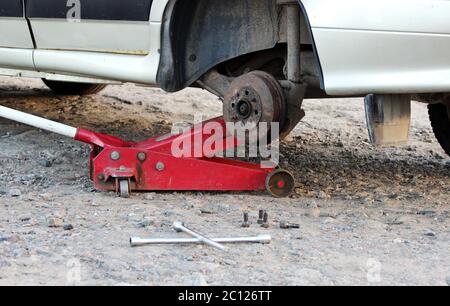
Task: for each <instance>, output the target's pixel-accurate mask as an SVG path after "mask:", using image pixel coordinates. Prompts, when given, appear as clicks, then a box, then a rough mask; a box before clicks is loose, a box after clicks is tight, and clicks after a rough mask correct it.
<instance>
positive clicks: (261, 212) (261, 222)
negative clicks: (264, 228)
mask: <svg viewBox="0 0 450 306" xmlns="http://www.w3.org/2000/svg"><path fill="white" fill-rule="evenodd" d="M265 212H266V211H265V210H262V209H261V210H260V211H259V217H258V224H259V225H261V224H263V223H264V213H265Z"/></svg>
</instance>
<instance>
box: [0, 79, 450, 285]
mask: <svg viewBox="0 0 450 306" xmlns="http://www.w3.org/2000/svg"><path fill="white" fill-rule="evenodd" d="M0 104H1V105H4V106H9V107H13V108H16V109H19V110H27V111H28V112H31V113H33V114H37V115H41V116H45V117H47V118H50V119H55V120H58V121H61V122H63V123H68V124H71V125H75V126H83V127H86V128H90V129H94V130H97V131H100V132H108V133H112V134H115V135H117V136H123V137H127V138H129V139H135V140H137V139H143V138H145V137H147V136H149V135H152V134H156V133H161V132H166V131H169V130H170V128H171V125H172V124H173V123H176V122H181V121H189V120H191V118H192V117H193V114H194V113H199V112H201V113H202V114H204V115H205V117H212V116H215V115H219V114H220V112H221V106H220V104H219V103H218V101H217V99H215V98H214V97H212V96H210V95H209V94H207V93H205V92H204V91H200V90H194V89H190V90H185V91H183V92H181V93H177V94H173V95H169V94H167V93H164V92H162V91H160V90H157V89H152V88H144V87H137V86H133V85H124V86H110V87H108V88H107V89H106V90H105V91H103V92H102V93H101V94H99V95H96V96H91V97H78V96H73V97H58V96H55V95H53V94H52V93H51V92H50V91H49V90H47V89H46V88H45V87H44V86H43V85H42V84H41V83H40V82H39V81H37V80H21V79H9V78H0ZM305 110H306V112H307V117H306V118H305V120H304V121H303V122H302V123H301V124H300V125H299V126H298V127H297V128H296V130H295V131H294V133H293V134H292V136H291V137H289V139H288V140H286V141H285V142H283V143H282V145H281V154H282V166H283V167H285V168H288V169H289V170H291V171H292V172H293V173H294V174H295V176H296V178H297V188H296V192H295V194H294V195H293V196H292V197H290V198H288V199H274V198H272V197H270V196H269V195H267V194H264V193H243V194H239V193H232V194H227V193H200V192H194V193H193V192H186V193H143V194H135V195H133V197H132V198H131V199H121V198H117V197H116V196H115V195H114V194H113V193H105V192H96V191H95V190H94V189H93V185H92V183H91V182H90V181H89V179H88V170H87V169H88V167H87V166H88V164H87V156H88V153H89V150H88V147H87V146H85V145H82V144H79V143H76V142H74V141H71V140H70V139H65V138H63V137H60V136H57V135H53V134H50V133H47V132H43V131H39V130H37V129H33V128H30V127H27V126H23V125H19V124H15V123H13V122H10V121H7V120H2V119H0V166H1V167H0V285H5V284H9V285H26V284H32V285H37V284H45V285H60V284H63V285H64V284H66V285H79V284H81V285H118V284H131V285H160V284H162V285H207V284H208V285H371V284H374V285H446V284H447V283H450V257H449V254H450V243H449V241H450V219H449V218H450V203H449V202H450V201H449V192H450V171H449V170H450V159H449V158H448V157H447V156H446V155H445V153H444V152H443V151H442V150H441V148H440V147H439V145H438V144H437V142H436V140H435V138H434V136H433V133H432V130H431V128H430V124H429V120H428V117H427V113H426V106H425V105H422V104H418V103H417V104H414V106H413V111H414V122H413V128H412V131H411V138H412V139H411V142H410V144H408V145H407V146H404V147H401V148H389V149H379V148H374V147H372V146H371V145H369V144H368V140H367V134H366V131H365V126H364V115H363V104H362V101H361V99H341V100H309V101H306V102H305ZM259 209H266V210H268V212H269V214H270V218H271V227H270V228H269V229H263V228H261V227H259V226H258V225H256V224H255V223H256V218H257V213H258V210H259ZM243 211H250V214H251V221H252V222H253V224H252V226H251V227H250V228H249V229H244V228H241V227H240V224H241V221H242V213H243ZM175 220H182V221H184V222H186V223H187V224H188V225H189V226H191V227H192V228H194V229H196V230H198V231H200V232H204V233H207V234H209V235H210V236H248V235H256V234H261V233H267V234H271V235H272V236H273V242H272V243H271V244H269V245H236V246H231V247H230V248H229V250H228V252H226V253H221V252H218V251H216V250H214V249H211V248H209V247H206V246H149V247H142V248H130V247H129V245H128V239H129V237H130V236H143V237H179V236H180V235H181V234H177V233H175V232H174V231H173V230H172V228H171V224H172V222H173V221H175ZM280 220H287V221H291V222H297V223H300V224H301V228H300V229H299V230H281V229H279V228H278V222H279V221H280ZM54 226H56V227H54ZM181 236H182V235H181Z"/></svg>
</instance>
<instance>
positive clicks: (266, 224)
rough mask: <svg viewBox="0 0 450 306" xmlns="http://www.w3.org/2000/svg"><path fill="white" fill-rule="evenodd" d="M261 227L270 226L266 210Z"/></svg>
mask: <svg viewBox="0 0 450 306" xmlns="http://www.w3.org/2000/svg"><path fill="white" fill-rule="evenodd" d="M261 227H264V228H269V227H270V224H269V214H268V213H267V212H264V218H263V223H262V224H261Z"/></svg>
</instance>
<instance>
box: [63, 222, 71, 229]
mask: <svg viewBox="0 0 450 306" xmlns="http://www.w3.org/2000/svg"><path fill="white" fill-rule="evenodd" d="M63 228H64V230H65V231H71V230H73V225H72V224H70V223H66V224H64V226H63Z"/></svg>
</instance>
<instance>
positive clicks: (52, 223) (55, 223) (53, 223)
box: [47, 217, 64, 228]
mask: <svg viewBox="0 0 450 306" xmlns="http://www.w3.org/2000/svg"><path fill="white" fill-rule="evenodd" d="M47 225H48V227H51V228H57V227H63V226H64V220H63V219H61V218H58V217H50V218H48V219H47Z"/></svg>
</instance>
